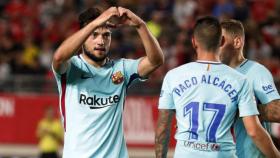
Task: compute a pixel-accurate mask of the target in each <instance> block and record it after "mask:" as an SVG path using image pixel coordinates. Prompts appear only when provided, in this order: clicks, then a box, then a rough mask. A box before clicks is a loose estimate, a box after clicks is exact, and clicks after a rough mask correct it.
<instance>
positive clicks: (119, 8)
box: [118, 7, 127, 16]
mask: <svg viewBox="0 0 280 158" xmlns="http://www.w3.org/2000/svg"><path fill="white" fill-rule="evenodd" d="M118 11H119V14H120V16H123V15H124V14H125V13H126V12H127V10H126V9H125V8H122V7H118Z"/></svg>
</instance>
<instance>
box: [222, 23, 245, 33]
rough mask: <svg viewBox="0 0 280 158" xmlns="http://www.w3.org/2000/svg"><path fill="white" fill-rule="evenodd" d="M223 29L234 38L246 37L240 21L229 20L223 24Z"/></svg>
mask: <svg viewBox="0 0 280 158" xmlns="http://www.w3.org/2000/svg"><path fill="white" fill-rule="evenodd" d="M221 26H222V29H224V30H225V31H226V32H227V33H229V34H231V35H232V36H243V37H244V36H245V33H244V27H243V25H242V23H241V22H240V21H238V20H234V19H228V20H223V21H222V22H221Z"/></svg>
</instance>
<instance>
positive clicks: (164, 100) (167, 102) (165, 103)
mask: <svg viewBox="0 0 280 158" xmlns="http://www.w3.org/2000/svg"><path fill="white" fill-rule="evenodd" d="M169 86H170V83H169V81H168V74H167V75H166V76H165V77H164V80H163V83H162V87H161V92H160V97H159V105H158V108H159V109H175V105H174V101H173V96H172V90H171V89H170V88H169Z"/></svg>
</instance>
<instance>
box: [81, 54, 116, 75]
mask: <svg viewBox="0 0 280 158" xmlns="http://www.w3.org/2000/svg"><path fill="white" fill-rule="evenodd" d="M78 57H79V58H80V59H81V60H82V61H84V62H85V63H86V64H87V65H89V66H90V67H92V68H93V69H95V70H98V71H99V70H102V69H104V68H105V67H106V66H107V65H108V64H109V63H110V62H111V61H110V59H109V58H108V59H106V60H107V61H106V63H105V64H104V65H103V66H101V67H96V66H94V65H91V64H90V63H88V62H87V61H86V60H85V58H84V57H83V56H82V55H80V54H79V55H78Z"/></svg>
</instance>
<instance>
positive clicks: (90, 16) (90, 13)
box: [79, 8, 101, 28]
mask: <svg viewBox="0 0 280 158" xmlns="http://www.w3.org/2000/svg"><path fill="white" fill-rule="evenodd" d="M99 15H101V11H100V10H99V9H98V8H88V9H87V10H85V11H83V12H82V13H81V14H80V15H79V24H80V28H83V27H84V26H86V25H87V24H88V23H90V22H91V21H93V20H94V19H96V18H97V17H98V16H99Z"/></svg>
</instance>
